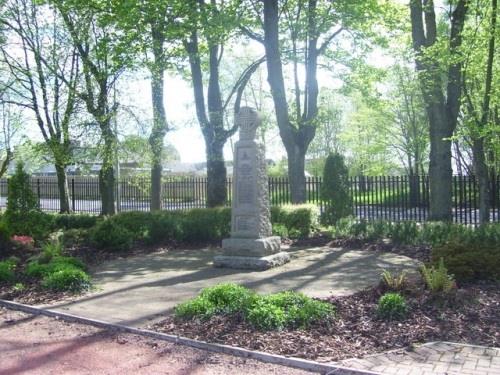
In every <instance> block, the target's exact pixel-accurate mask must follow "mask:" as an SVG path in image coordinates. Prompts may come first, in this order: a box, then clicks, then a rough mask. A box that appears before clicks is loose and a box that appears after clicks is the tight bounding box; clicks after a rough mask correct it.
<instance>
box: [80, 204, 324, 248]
mask: <svg viewBox="0 0 500 375" xmlns="http://www.w3.org/2000/svg"><path fill="white" fill-rule="evenodd" d="M318 218H319V211H318V209H317V208H316V207H315V206H311V205H300V206H286V207H273V208H272V210H271V221H272V222H273V224H274V225H275V226H276V225H280V226H282V227H283V228H285V229H286V232H287V234H289V235H290V236H293V237H307V236H309V235H310V234H311V232H312V231H313V230H315V229H316V228H317V225H318ZM230 232H231V209H229V208H195V209H192V210H189V211H157V212H153V213H150V212H123V213H119V214H117V215H115V216H112V217H109V218H104V219H102V220H100V221H98V222H97V224H96V225H95V226H94V227H93V228H92V229H91V230H90V233H89V237H90V241H91V243H92V244H93V245H94V246H96V247H99V248H104V249H109V250H116V251H118V250H120V249H124V250H126V249H128V248H130V247H131V245H132V244H133V242H134V241H146V242H148V243H165V242H170V241H174V242H183V243H207V242H214V241H220V240H221V239H223V238H226V237H229V235H230ZM280 234H283V233H280Z"/></svg>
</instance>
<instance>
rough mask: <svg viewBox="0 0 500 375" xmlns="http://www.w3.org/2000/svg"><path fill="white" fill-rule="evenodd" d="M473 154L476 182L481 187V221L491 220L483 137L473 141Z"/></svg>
mask: <svg viewBox="0 0 500 375" xmlns="http://www.w3.org/2000/svg"><path fill="white" fill-rule="evenodd" d="M472 155H473V159H474V160H473V163H474V172H475V175H476V182H477V185H478V187H479V223H480V224H484V223H488V222H489V221H490V191H489V190H490V189H489V187H490V182H489V176H488V167H487V165H486V160H485V154H484V142H483V138H476V139H474V141H473V143H472Z"/></svg>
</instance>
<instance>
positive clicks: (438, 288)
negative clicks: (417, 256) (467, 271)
mask: <svg viewBox="0 0 500 375" xmlns="http://www.w3.org/2000/svg"><path fill="white" fill-rule="evenodd" d="M420 272H421V274H422V279H423V280H424V282H425V285H426V287H427V289H429V290H430V291H431V292H433V293H449V292H450V291H452V290H453V289H454V288H455V287H456V285H455V281H454V279H453V276H451V275H449V274H448V270H447V269H446V267H445V265H444V261H443V258H441V259H440V260H439V264H438V266H437V267H434V266H431V267H427V266H425V265H423V266H422V268H421V269H420Z"/></svg>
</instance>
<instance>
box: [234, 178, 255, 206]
mask: <svg viewBox="0 0 500 375" xmlns="http://www.w3.org/2000/svg"><path fill="white" fill-rule="evenodd" d="M250 182H251V179H242V180H241V181H239V182H238V203H239V204H252V203H253V201H254V198H253V192H254V186H253V185H252V184H251V183H250Z"/></svg>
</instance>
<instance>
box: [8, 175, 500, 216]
mask: <svg viewBox="0 0 500 375" xmlns="http://www.w3.org/2000/svg"><path fill="white" fill-rule="evenodd" d="M226 184H227V189H228V201H227V202H226V205H228V206H229V205H230V204H231V198H232V180H231V179H230V178H229V179H227V181H226ZM31 185H32V189H33V192H34V193H35V194H36V195H37V197H38V199H39V202H40V207H41V208H42V210H44V211H53V212H57V211H59V207H60V206H59V189H58V185H57V178H56V177H55V176H50V177H35V176H34V177H32V178H31ZM321 185H322V179H321V178H320V177H308V178H306V196H307V202H308V203H313V204H316V205H318V206H319V207H320V208H321V210H323V209H324V208H325V207H326V206H327V204H328V203H327V202H324V201H322V199H321ZM452 187H453V189H452V191H453V196H452V199H453V220H454V221H455V222H459V223H464V224H475V223H477V222H478V219H479V209H478V195H479V190H478V186H477V182H476V179H475V177H474V176H454V177H453V185H452ZM68 189H69V199H70V207H71V209H72V210H73V211H74V212H80V213H99V212H100V211H101V200H100V199H101V198H100V190H99V180H98V178H97V177H83V176H70V177H68ZM349 189H350V196H351V199H352V207H353V215H355V216H356V217H358V218H365V219H368V220H375V219H385V220H391V221H402V220H415V221H419V222H422V221H425V220H427V218H428V215H429V180H428V176H356V177H350V178H349ZM206 191H207V179H206V177H165V178H163V180H162V196H161V202H162V209H164V210H185V209H190V208H202V207H205V202H206V197H207V193H206ZM116 193H117V195H118V194H119V199H118V200H117V201H118V202H120V204H119V207H118V210H119V211H148V210H149V205H150V180H149V178H145V177H123V178H121V179H120V181H119V182H117V184H116ZM490 193H491V196H490V207H491V210H490V217H491V221H496V222H498V221H500V176H497V177H496V178H495V179H492V180H490ZM6 197H7V181H6V179H1V180H0V207H5V206H6V203H7V198H6ZM269 197H270V201H271V204H272V205H284V204H289V203H291V194H290V184H289V182H288V178H286V177H269Z"/></svg>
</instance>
